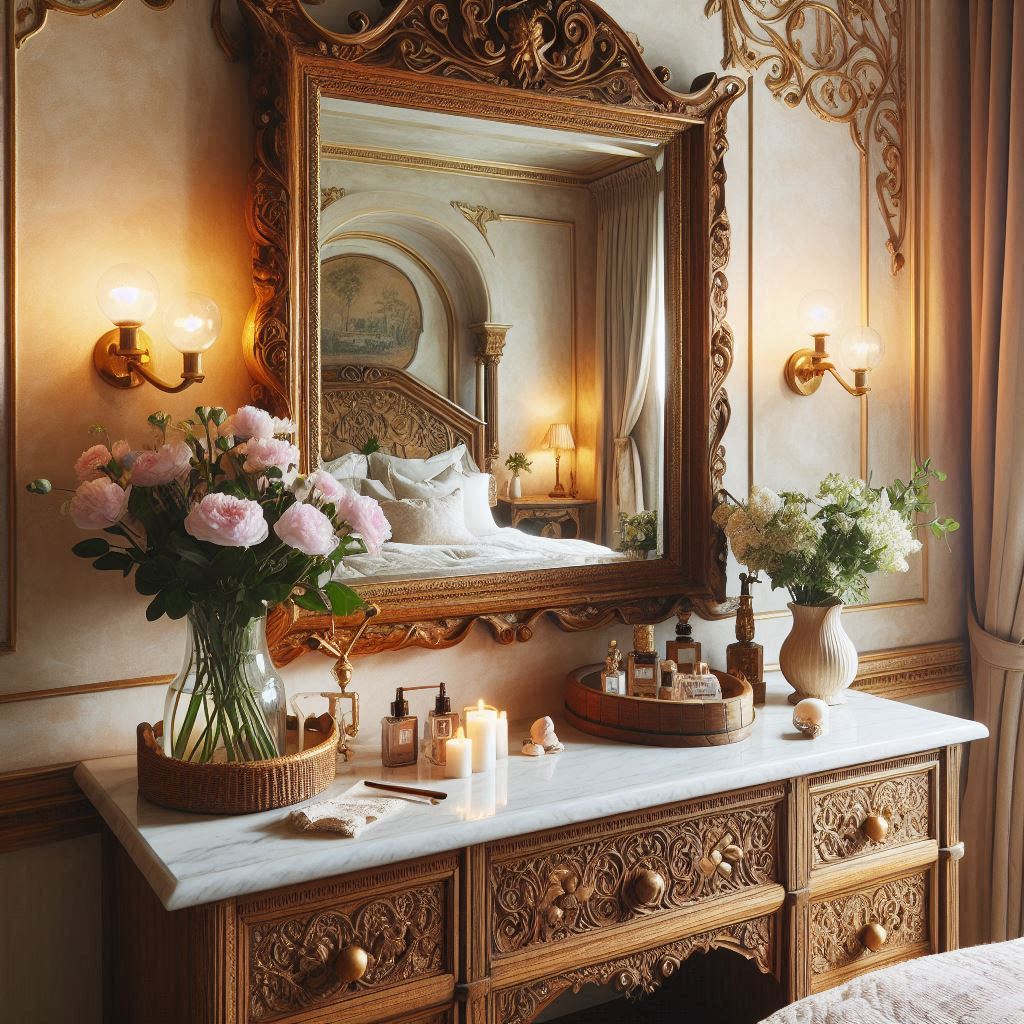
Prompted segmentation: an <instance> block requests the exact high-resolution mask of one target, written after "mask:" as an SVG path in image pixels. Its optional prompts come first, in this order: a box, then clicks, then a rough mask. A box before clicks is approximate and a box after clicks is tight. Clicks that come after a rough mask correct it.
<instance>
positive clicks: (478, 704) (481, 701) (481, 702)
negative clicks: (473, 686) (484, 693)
mask: <svg viewBox="0 0 1024 1024" xmlns="http://www.w3.org/2000/svg"><path fill="white" fill-rule="evenodd" d="M476 709H477V711H483V709H484V699H483V697H481V698H480V699H479V700H478V701H477V702H476Z"/></svg>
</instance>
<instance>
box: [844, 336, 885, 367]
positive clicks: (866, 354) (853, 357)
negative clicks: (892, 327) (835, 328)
mask: <svg viewBox="0 0 1024 1024" xmlns="http://www.w3.org/2000/svg"><path fill="white" fill-rule="evenodd" d="M884 353H885V345H884V343H883V341H882V336H881V335H880V334H879V333H878V331H876V330H875V329H874V328H873V327H866V326H861V327H854V328H852V329H851V330H849V331H847V332H846V334H845V335H844V336H843V338H842V340H841V341H840V343H839V358H840V360H841V361H842V362H843V363H844V364H845V365H846V367H847V368H848V369H850V370H873V369H875V367H876V366H878V364H879V363H880V362H881V361H882V356H883V355H884Z"/></svg>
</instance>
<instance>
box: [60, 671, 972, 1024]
mask: <svg viewBox="0 0 1024 1024" xmlns="http://www.w3.org/2000/svg"><path fill="white" fill-rule="evenodd" d="M790 714H791V708H790V707H789V705H788V704H786V702H785V697H784V694H783V693H782V687H781V686H780V687H779V688H778V689H777V690H772V691H770V693H769V702H768V705H767V706H766V707H765V708H764V709H763V713H761V714H760V716H759V722H758V724H757V727H756V728H755V732H754V734H753V736H752V737H751V738H750V739H749V740H748V741H746V742H744V743H741V744H737V745H735V746H729V747H708V748H697V749H689V750H686V749H684V750H674V749H664V748H649V747H630V746H625V745H621V744H615V743H612V742H610V741H605V740H600V739H595V738H593V737H588V736H584V735H583V734H581V733H576V732H574V731H572V730H571V729H568V728H564V729H563V728H562V727H560V728H559V734H560V736H561V738H562V739H563V740H564V741H565V742H566V746H567V749H566V750H565V752H564V753H562V754H558V755H549V756H546V757H543V758H538V759H533V758H527V757H523V756H521V755H515V754H514V755H513V756H512V757H510V759H509V760H508V762H506V763H504V764H503V765H501V766H500V767H499V770H498V772H496V773H490V774H487V775H475V776H473V778H472V779H470V780H438V779H436V778H435V779H432V781H431V783H430V784H431V785H433V786H436V787H440V788H445V789H447V791H448V792H449V794H450V795H449V798H448V799H447V800H446V801H445V803H444V804H441V805H439V806H433V807H429V806H413V805H410V806H409V808H408V809H407V810H403V811H402V812H401V813H400V814H399V815H398V816H397V817H396V818H393V819H389V820H386V821H383V822H380V823H378V824H377V825H374V826H371V827H370V828H369V829H368V830H367V831H366V832H365V834H364V835H362V836H360V837H359V838H358V839H340V838H333V837H325V836H322V835H315V836H308V835H299V834H296V833H294V832H292V831H291V830H290V829H289V827H288V826H287V824H286V822H285V818H286V817H287V813H288V812H287V810H279V811H271V812H267V813H264V814H258V815H248V816H243V817H235V818H208V817H202V816H190V815H185V814H181V813H178V812H173V811H166V810H162V809H160V808H157V807H154V806H152V805H149V804H147V803H146V802H145V801H142V800H141V799H139V797H138V795H137V782H136V775H135V764H134V758H132V757H120V758H107V759H104V760H99V761H92V762H84V763H83V764H82V765H81V766H80V767H79V769H78V772H77V775H76V778H77V779H78V782H79V784H80V785H81V787H82V789H83V790H84V791H85V793H86V794H87V795H88V796H89V797H90V799H91V800H92V801H93V802H94V803H95V805H96V807H97V809H98V810H99V811H100V813H101V814H102V815H103V817H104V819H105V822H106V825H107V828H108V830H107V833H106V834H107V840H108V841H107V844H106V849H107V856H106V871H105V884H106V887H107V906H108V908H109V913H108V915H107V919H106V921H105V930H106V941H107V943H108V945H109V951H108V952H109V955H108V957H107V961H108V963H110V964H111V965H112V976H111V977H110V979H109V980H108V986H107V995H108V1006H107V1011H106V1014H105V1019H106V1020H110V1021H124V1022H127V1021H132V1022H134V1024H142V1022H145V1021H150V1020H152V1021H174V1022H176V1024H182V1022H186V1021H187V1022H196V1024H206V1022H210V1024H212V1022H217V1024H264V1022H268V1024H269V1022H275V1024H276V1022H285V1021H287V1022H299V1021H303V1022H304V1021H319V1022H325V1021H346V1022H352V1024H363V1022H373V1021H394V1022H401V1024H414V1022H415V1024H427V1022H430V1024H441V1022H447V1024H454V1022H456V1021H460V1022H467V1024H470V1022H471V1024H527V1022H528V1021H532V1020H534V1019H535V1018H536V1016H537V1015H538V1014H539V1013H540V1012H541V1011H543V1010H544V1008H545V1007H547V1006H548V1005H549V1004H550V1003H552V1002H553V1001H554V1000H555V999H557V998H558V997H559V996H560V995H561V994H562V993H564V992H567V991H570V990H580V989H582V988H584V987H586V986H594V985H605V984H610V985H612V986H614V987H615V988H617V989H619V990H621V991H622V992H624V993H626V994H631V995H644V994H646V993H650V992H653V991H654V990H655V989H657V988H659V987H660V986H662V984H663V983H664V982H665V980H666V979H667V978H668V977H669V976H670V975H672V974H673V973H675V972H678V971H680V970H682V969H683V964H684V961H686V960H687V958H689V957H690V956H691V955H692V954H695V953H704V952H708V951H711V950H727V951H731V952H733V953H735V954H737V959H736V961H735V963H736V964H737V966H743V962H744V960H746V961H747V962H748V969H750V970H752V971H753V970H755V969H756V971H758V972H762V973H763V974H765V975H770V976H774V977H775V978H776V979H777V980H778V983H779V992H780V999H782V1000H787V999H788V1000H792V999H796V998H799V997H801V996H803V995H806V994H807V993H810V992H817V991H820V990H822V989H825V988H828V987H830V986H832V985H835V984H837V983H838V982H840V981H843V980H845V979H847V978H850V977H852V976H853V975H856V974H860V973H862V972H864V971H867V970H871V969H873V968H876V967H879V966H882V965H884V964H889V963H893V962H896V961H899V960H904V959H907V958H910V957H916V956H920V955H922V954H925V953H930V952H934V951H941V950H947V949H951V948H955V947H956V945H957V874H958V861H959V859H960V857H961V856H962V855H963V845H962V843H961V842H960V837H959V832H958V814H957V801H958V780H959V773H960V763H961V750H962V744H964V743H966V742H969V741H970V740H972V739H976V738H980V737H981V736H983V735H984V729H983V727H982V726H980V725H977V724H976V723H973V722H968V721H963V720H960V719H955V718H950V717H947V716H944V715H938V714H935V713H934V712H929V711H924V710H920V709H918V708H914V707H911V706H908V705H903V704H899V703H896V702H893V701H886V700H883V699H881V698H877V697H872V696H869V695H867V694H860V693H854V694H851V696H850V702H849V704H848V705H847V706H846V707H844V708H840V709H837V710H836V711H835V712H834V714H833V729H832V732H831V734H830V735H828V736H826V737H822V738H821V739H818V740H814V741H811V740H806V739H802V738H800V737H799V734H797V733H796V732H794V731H793V730H792V727H791V725H790V724H789V717H790ZM515 735H518V733H516V732H515V730H514V729H513V736H515ZM416 774H417V772H416V769H398V770H393V771H382V770H381V768H380V762H379V752H377V751H375V750H373V749H372V748H369V747H363V748H362V750H361V752H360V753H359V754H358V755H357V757H356V759H355V761H354V762H352V763H351V764H349V765H347V766H345V769H344V771H343V774H342V775H340V776H339V778H338V780H337V781H336V782H335V783H334V785H333V787H332V789H331V790H329V791H328V794H326V795H330V794H331V793H333V794H338V793H341V792H344V791H345V790H346V789H348V788H349V787H350V786H351V785H352V784H353V783H354V782H356V781H357V780H359V779H363V778H382V777H389V778H415V777H416ZM420 777H421V778H423V779H424V780H426V779H430V778H431V775H430V770H429V769H427V768H421V769H420ZM364 953H365V957H364V955H363V954H364ZM740 958H742V959H740ZM749 1019H750V1020H756V1019H758V1015H756V1014H755V1015H754V1016H751V1017H750V1018H749Z"/></svg>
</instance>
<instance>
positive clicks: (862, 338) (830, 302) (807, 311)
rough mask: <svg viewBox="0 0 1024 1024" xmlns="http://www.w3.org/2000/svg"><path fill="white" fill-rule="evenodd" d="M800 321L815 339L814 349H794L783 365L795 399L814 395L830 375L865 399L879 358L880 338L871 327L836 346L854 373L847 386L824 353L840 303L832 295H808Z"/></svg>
mask: <svg viewBox="0 0 1024 1024" xmlns="http://www.w3.org/2000/svg"><path fill="white" fill-rule="evenodd" d="M800 319H801V321H802V323H803V326H804V329H805V330H806V331H807V333H808V334H810V336H811V337H812V338H813V339H814V348H801V349H797V351H796V352H794V353H793V354H792V355H791V356H790V357H789V360H788V361H787V363H786V383H787V384H788V385H789V389H790V390H791V391H792V392H794V394H797V395H804V396H807V395H813V394H814V392H815V391H817V390H818V388H819V387H820V386H821V382H822V380H823V379H824V377H825V374H826V373H830V374H831V375H832V376H833V377H835V379H836V380H837V381H839V383H840V384H841V385H842V386H843V388H844V389H845V390H846V391H847V392H848V393H849V394H851V395H853V396H854V398H860V397H861V396H862V395H866V394H867V393H868V392H869V391H870V390H871V386H870V385H869V384H868V374H869V373H870V372H871V371H872V370H873V369H875V367H877V366H878V364H879V362H880V361H881V358H882V337H881V335H880V334H879V333H878V331H876V330H874V329H872V328H871V327H856V328H854V329H853V330H851V331H848V332H847V333H846V335H845V337H844V338H843V339H842V341H841V342H840V345H839V351H840V357H841V359H842V361H843V362H844V363H845V364H846V365H847V367H848V368H849V369H850V370H852V371H853V384H848V383H847V382H846V381H845V380H844V379H843V377H842V375H841V374H840V373H839V371H838V369H836V365H835V363H833V362H832V360H831V357H830V355H829V353H828V350H827V349H826V347H825V345H826V338H828V337H829V336H830V335H831V334H832V333H833V332H834V331H835V329H836V327H837V326H838V325H839V300H838V299H837V298H836V297H835V296H834V295H832V294H831V292H824V291H822V292H811V293H809V294H808V295H805V296H804V298H803V300H802V301H801V303H800Z"/></svg>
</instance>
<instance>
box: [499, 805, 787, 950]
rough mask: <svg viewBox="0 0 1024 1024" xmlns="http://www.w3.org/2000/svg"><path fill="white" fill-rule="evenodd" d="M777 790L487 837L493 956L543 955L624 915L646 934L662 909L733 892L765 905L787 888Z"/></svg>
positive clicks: (619, 924) (663, 914)
mask: <svg viewBox="0 0 1024 1024" xmlns="http://www.w3.org/2000/svg"><path fill="white" fill-rule="evenodd" d="M783 792H784V790H783V787H782V786H781V785H776V786H768V787H763V788H761V789H754V790H750V791H748V792H746V793H738V794H733V795H727V796H722V797H714V798H710V799H704V800H698V801H692V802H690V803H685V804H674V805H669V806H664V807H658V808H653V809H651V810H649V811H642V812H636V813H633V814H628V815H623V816H621V817H618V818H612V819H608V820H605V821H595V822H587V823H584V824H581V825H577V826H573V827H570V828H565V829H558V830H553V831H551V832H539V833H534V834H532V835H528V836H521V837H517V838H516V839H509V840H502V841H500V842H496V843H492V844H490V845H489V846H488V848H487V873H488V882H489V884H488V919H489V921H490V935H489V951H488V952H489V956H490V958H491V960H492V961H502V960H503V959H506V958H512V957H516V956H519V955H529V953H530V952H531V951H532V952H535V953H538V954H539V955H541V956H544V955H546V953H545V949H546V948H547V946H548V945H549V944H551V943H560V942H566V941H570V940H574V939H580V940H583V939H585V938H586V937H587V936H590V937H591V938H593V936H594V935H595V934H596V933H598V932H601V935H602V940H607V938H608V934H607V933H608V932H609V931H610V930H613V929H615V928H623V929H626V930H628V929H629V928H630V926H631V925H633V926H636V927H640V928H643V929H645V934H647V935H648V936H650V935H651V934H652V933H651V932H650V928H651V927H652V925H653V923H654V922H655V921H657V920H658V919H659V918H669V917H670V916H671V915H672V914H673V912H680V911H691V912H692V911H693V910H694V908H695V907H697V906H698V905H702V904H705V903H709V904H712V905H713V906H717V905H719V904H721V903H722V902H723V901H727V900H728V898H729V897H730V896H734V897H736V898H737V899H738V900H740V901H744V903H745V907H746V912H747V913H748V914H749V910H750V908H751V907H752V906H753V904H754V903H758V904H759V905H760V904H763V912H764V913H769V912H771V911H772V910H774V909H775V907H777V906H778V905H779V904H780V903H781V901H782V898H783V892H784V890H783V888H782V886H781V885H780V884H779V881H780V878H781V872H782V867H781V864H780V855H779V842H780V820H781V813H782V799H783ZM741 914H742V912H741ZM698 916H699V915H693V914H690V915H689V916H688V921H689V920H692V921H693V923H694V924H695V925H696V924H698V923H699V921H698ZM727 916H728V915H727V913H726V916H725V917H723V918H722V919H723V920H725V919H727ZM678 930H679V929H678V927H677V928H676V931H678ZM666 934H668V932H666Z"/></svg>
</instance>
